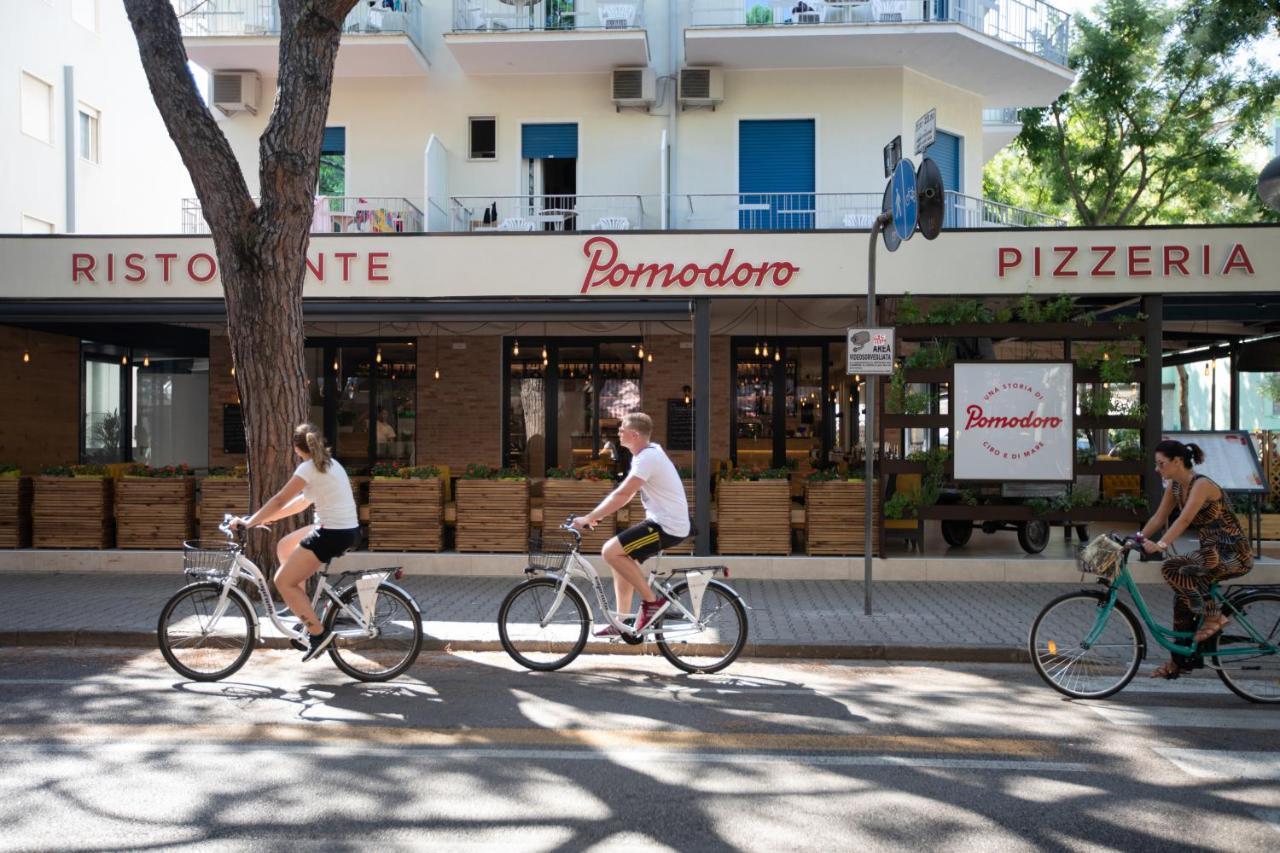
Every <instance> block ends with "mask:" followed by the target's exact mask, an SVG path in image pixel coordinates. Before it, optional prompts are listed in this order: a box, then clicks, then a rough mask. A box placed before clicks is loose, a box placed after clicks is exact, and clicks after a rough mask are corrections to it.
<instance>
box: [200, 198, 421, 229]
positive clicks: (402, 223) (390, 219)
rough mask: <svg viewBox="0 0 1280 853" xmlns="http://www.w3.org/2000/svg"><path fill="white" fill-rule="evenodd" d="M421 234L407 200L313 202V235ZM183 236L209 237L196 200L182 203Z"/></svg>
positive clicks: (414, 210) (418, 217)
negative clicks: (206, 235) (199, 235)
mask: <svg viewBox="0 0 1280 853" xmlns="http://www.w3.org/2000/svg"><path fill="white" fill-rule="evenodd" d="M254 201H257V199H254ZM422 230H424V222H423V217H422V211H421V210H420V209H419V208H418V206H417V205H415V204H414V203H413V202H411V201H409V200H408V199H406V198H393V197H383V196H320V197H318V198H316V205H315V212H314V213H313V214H312V218H311V233H312V234H335V233H368V234H394V233H408V232H420V231H422ZM182 233H183V234H208V233H209V225H208V223H206V222H205V220H204V211H203V210H202V208H201V206H200V199H198V198H184V199H183V200H182Z"/></svg>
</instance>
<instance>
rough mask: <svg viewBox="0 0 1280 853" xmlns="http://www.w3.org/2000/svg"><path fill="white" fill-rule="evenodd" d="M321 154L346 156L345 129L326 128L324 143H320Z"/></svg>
mask: <svg viewBox="0 0 1280 853" xmlns="http://www.w3.org/2000/svg"><path fill="white" fill-rule="evenodd" d="M320 153H321V154H346V153H347V129H346V128H345V127H326V128H325V129H324V141H322V142H321V143H320Z"/></svg>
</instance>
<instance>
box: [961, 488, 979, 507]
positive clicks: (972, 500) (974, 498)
mask: <svg viewBox="0 0 1280 853" xmlns="http://www.w3.org/2000/svg"><path fill="white" fill-rule="evenodd" d="M960 503H962V504H964V505H965V506H977V505H978V493H977V492H975V491H974V490H973V489H961V490H960Z"/></svg>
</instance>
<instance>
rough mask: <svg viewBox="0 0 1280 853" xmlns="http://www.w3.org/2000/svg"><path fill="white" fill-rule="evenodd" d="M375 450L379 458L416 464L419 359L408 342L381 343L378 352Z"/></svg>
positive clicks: (376, 363) (375, 356)
mask: <svg viewBox="0 0 1280 853" xmlns="http://www.w3.org/2000/svg"><path fill="white" fill-rule="evenodd" d="M374 364H375V365H376V367H377V373H378V382H377V384H376V386H375V387H374V411H375V412H376V414H375V415H374V417H375V418H376V420H375V422H374V430H375V435H374V450H375V453H376V456H377V461H379V462H402V463H404V464H406V465H412V464H414V458H415V456H414V443H415V437H416V435H415V434H416V426H417V417H418V413H417V409H416V400H417V390H418V359H417V353H416V352H415V350H414V348H413V347H412V346H409V345H408V344H389V345H384V346H380V347H378V348H377V350H376V351H375V353H374Z"/></svg>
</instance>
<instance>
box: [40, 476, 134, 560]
mask: <svg viewBox="0 0 1280 853" xmlns="http://www.w3.org/2000/svg"><path fill="white" fill-rule="evenodd" d="M113 485H114V483H113V481H112V479H111V477H110V476H108V474H107V469H106V467H105V466H103V465H54V466H50V467H47V468H43V469H41V471H40V476H38V477H36V478H35V482H34V483H33V484H32V496H31V528H32V533H31V539H32V544H33V545H34V546H35V547H37V548H110V547H111V545H112V539H113V536H112V515H111V505H112V496H113V494H114V489H113Z"/></svg>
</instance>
